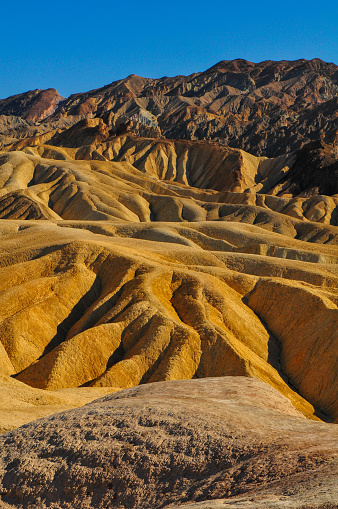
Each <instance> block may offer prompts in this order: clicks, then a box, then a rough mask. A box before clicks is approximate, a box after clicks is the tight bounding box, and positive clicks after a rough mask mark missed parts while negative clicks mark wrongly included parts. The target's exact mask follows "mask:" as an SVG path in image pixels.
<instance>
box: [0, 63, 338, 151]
mask: <svg viewBox="0 0 338 509" xmlns="http://www.w3.org/2000/svg"><path fill="white" fill-rule="evenodd" d="M337 93H338V67H337V66H336V65H335V64H333V63H326V62H323V61H322V60H320V59H313V60H305V59H301V60H295V61H286V60H283V61H279V62H275V61H270V60H268V61H264V62H260V63H257V64H255V63H252V62H248V61H246V60H241V59H236V60H233V61H229V60H224V61H221V62H219V63H218V64H216V65H214V66H213V67H211V68H210V69H208V70H206V71H204V72H198V73H194V74H192V75H190V76H176V77H174V78H166V77H165V78H160V79H148V78H142V77H140V76H136V75H134V74H132V75H130V76H128V77H127V78H125V79H122V80H118V81H116V82H113V83H111V84H109V85H107V86H105V87H103V88H99V89H96V90H92V91H90V92H86V93H80V94H73V95H71V96H70V97H69V98H68V99H65V100H64V101H62V98H60V96H59V95H58V94H57V92H56V91H55V90H54V89H48V90H44V91H41V90H36V91H31V92H27V93H25V94H20V95H19V96H13V97H11V98H8V99H5V100H2V101H0V115H1V114H2V115H7V116H9V115H14V116H15V117H21V118H23V119H27V120H30V121H34V122H36V121H39V122H41V121H42V123H41V124H40V125H39V126H38V132H35V133H33V134H32V132H31V129H26V134H25V133H24V132H23V133H21V134H20V136H21V137H22V136H24V137H27V136H32V135H35V136H36V135H37V134H43V133H45V132H47V131H51V130H53V129H59V128H64V127H65V125H66V124H65V122H68V126H70V125H73V124H74V123H76V122H77V121H79V120H81V119H84V118H88V119H91V118H93V117H98V118H101V119H102V120H103V121H104V123H105V124H106V125H107V126H108V128H109V130H110V131H111V132H112V133H114V134H124V133H125V132H128V131H133V132H134V133H135V134H136V135H138V136H143V137H147V136H150V137H157V138H158V137H164V138H174V139H188V140H214V141H217V142H219V143H222V144H226V145H229V146H231V147H234V148H240V149H243V150H245V151H247V152H249V153H252V154H254V155H256V156H267V157H276V156H278V155H282V154H285V153H290V152H293V151H295V150H299V149H301V148H302V147H303V146H304V144H306V143H308V142H311V141H322V142H325V143H326V144H329V145H334V144H337V142H338V137H337V132H338V123H337V122H338V121H337V116H336V113H335V112H336V110H337ZM0 129H1V123H0ZM1 132H2V134H5V133H4V132H3V131H1ZM12 134H13V135H15V132H13V133H12ZM14 137H15V136H14ZM8 143H10V141H9V140H8Z"/></svg>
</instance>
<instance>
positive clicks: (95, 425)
mask: <svg viewBox="0 0 338 509" xmlns="http://www.w3.org/2000/svg"><path fill="white" fill-rule="evenodd" d="M337 433H338V431H337V429H336V428H335V427H332V425H329V424H323V423H314V422H311V421H307V420H306V419H304V418H303V417H302V416H301V415H300V414H299V413H298V412H297V411H296V410H295V409H294V408H292V406H291V405H290V403H289V402H288V401H287V400H286V399H285V398H284V397H283V396H281V395H280V394H279V393H278V392H277V391H275V390H273V389H272V388H270V387H269V386H267V385H266V384H264V383H263V382H260V381H258V380H254V379H252V378H242V377H226V378H212V379H205V380H188V381H175V382H164V383H156V384H150V385H143V386H140V387H137V388H132V389H128V390H125V391H122V392H118V393H116V394H114V395H110V396H106V397H105V398H103V399H100V400H97V401H96V402H93V403H90V404H88V405H86V406H85V407H83V408H81V409H76V410H72V411H68V412H64V413H61V414H57V415H54V416H52V417H49V418H44V419H41V420H39V421H37V422H35V423H31V424H28V425H26V426H24V427H22V428H19V429H18V430H15V431H13V432H11V433H7V434H5V435H3V436H2V437H1V438H0V444H1V445H0V497H1V500H2V501H3V504H6V503H8V504H10V507H14V508H18V509H19V508H22V509H24V508H28V507H29V508H31V509H35V508H36V509H38V508H39V509H44V508H46V507H51V506H53V505H55V506H59V507H64V508H74V509H76V508H83V507H86V508H92V507H93V508H94V507H95V508H97V509H100V508H106V507H116V508H122V507H128V508H130V509H134V508H135V509H136V508H140V507H142V508H144V509H148V508H149V509H152V508H154V507H168V508H169V507H171V508H178V507H189V508H190V507H194V509H195V508H196V509H197V508H198V507H202V508H204V509H205V508H206V507H211V508H214V507H215V508H219V507H230V508H233V507H243V506H245V507H249V508H257V507H269V508H271V507H274V508H278V509H279V508H286V507H292V508H295V507H297V508H300V509H303V508H304V509H305V508H306V507H312V508H314V509H320V508H323V507H327V508H334V507H335V505H336V501H337V495H338V492H337V484H336V482H335V481H336V477H337V443H338V441H337V438H338V436H337ZM286 465H287V468H286ZM310 504H311V505H310ZM4 507H7V506H6V505H5V506H4Z"/></svg>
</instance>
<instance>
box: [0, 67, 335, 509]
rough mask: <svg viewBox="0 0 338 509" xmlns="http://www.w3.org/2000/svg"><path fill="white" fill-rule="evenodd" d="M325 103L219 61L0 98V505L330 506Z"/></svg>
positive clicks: (302, 74)
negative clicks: (69, 90) (182, 71)
mask: <svg viewBox="0 0 338 509" xmlns="http://www.w3.org/2000/svg"><path fill="white" fill-rule="evenodd" d="M337 95H338V67H337V66H335V65H334V64H326V63H325V62H322V61H320V60H318V59H315V60H312V61H306V60H299V61H296V62H287V61H283V62H263V63H261V64H252V63H250V62H246V61H243V60H235V61H231V62H230V61H224V62H220V63H219V64H217V65H216V66H214V67H212V68H211V69H209V70H208V71H205V72H204V73H196V74H194V75H192V76H188V77H185V76H178V77H175V78H162V79H159V80H150V79H145V78H140V77H137V76H134V75H132V76H130V77H128V78H126V79H125V80H121V81H119V82H115V83H113V84H111V85H108V86H107V87H104V88H102V89H98V90H94V91H91V92H88V93H86V94H75V95H73V96H70V98H68V99H64V98H62V97H61V96H59V94H57V92H56V91H55V90H53V89H50V90H46V91H41V90H37V91H31V92H27V93H26V94H21V95H20V96H15V97H12V98H8V99H5V100H1V101H0V132H1V140H2V151H1V152H0V296H1V297H0V387H1V392H0V430H1V431H2V433H4V434H3V435H1V437H0V442H1V448H0V500H2V502H0V507H4V508H10V507H12V508H13V507H15V508H45V507H52V508H91V507H95V508H107V507H114V508H115V507H116V508H120V509H123V508H125V509H129V508H135V509H136V508H145V509H147V508H149V509H152V508H160V507H163V508H164V507H166V508H168V509H169V508H171V509H174V508H178V507H182V509H183V508H187V509H198V508H200V509H207V508H212V509H221V508H223V507H224V508H234V507H237V508H241V509H242V508H250V509H254V508H295V509H296V508H304V509H305V508H308V509H310V508H318V509H319V508H323V509H324V508H327V509H329V508H335V507H338V492H337V443H338V441H337V438H338V431H337V427H336V426H335V424H334V423H337V422H338V399H337V387H338V385H337V351H338V327H337V325H338V311H337V305H338V264H337V259H338V258H337V257H338V149H337V147H338V145H337V142H338V116H337V115H338V113H337V112H338V110H337V105H336V103H337ZM98 398H102V399H98ZM94 400H95V401H94ZM86 403H88V404H87V405H86V406H84V407H83V405H85V404H86ZM76 407H81V408H76ZM71 409H73V410H71ZM58 412H63V413H58ZM38 418H43V419H41V420H39V421H35V419H38ZM31 421H32V422H31ZM25 423H29V424H27V425H26V426H23V427H19V426H21V425H22V424H25ZM15 428H17V429H15ZM11 430H12V431H11ZM6 432H7V433H6ZM1 504H2V505H1Z"/></svg>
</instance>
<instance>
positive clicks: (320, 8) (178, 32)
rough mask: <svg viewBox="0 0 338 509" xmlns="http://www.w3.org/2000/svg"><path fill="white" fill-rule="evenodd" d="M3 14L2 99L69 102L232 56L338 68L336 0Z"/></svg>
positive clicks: (93, 6) (28, 7)
mask: <svg viewBox="0 0 338 509" xmlns="http://www.w3.org/2000/svg"><path fill="white" fill-rule="evenodd" d="M1 15H2V16H1V42H0V98H4V97H8V96H10V95H13V94H16V93H21V92H25V91H27V90H31V89H35V88H49V87H52V88H56V89H57V90H58V92H59V93H60V94H61V95H63V96H65V97H67V96H68V95H70V94H71V93H75V92H82V91H87V90H90V89H93V88H98V87H101V86H103V85H106V84H108V83H111V82H112V81H115V80H117V79H120V78H124V77H126V76H128V75H129V74H132V73H134V74H138V75H141V76H145V77H154V78H155V77H161V76H173V75H177V74H191V73H192V72H195V71H203V70H205V69H207V68H208V67H211V66H212V65H214V64H215V63H217V62H219V61H220V60H229V59H233V58H245V59H247V60H251V61H253V62H259V61H262V60H268V59H271V60H282V59H290V60H294V59H298V58H308V59H311V58H315V57H318V58H321V59H323V60H326V61H329V62H335V63H336V64H338V1H337V0H334V1H332V0H329V1H322V2H318V1H312V0H309V1H304V0H293V1H289V0H280V1H279V2H278V1H273V0H269V1H259V0H257V1H253V2H251V1H250V2H249V1H246V0H244V1H237V2H236V1H231V2H228V1H213V0H209V1H202V0H200V1H195V2H191V1H183V0H182V1H176V0H171V1H169V2H163V1H161V0H157V1H156V2H154V1H152V0H148V1H144V2H140V1H138V2H136V1H134V0H129V1H127V0H124V1H123V0H120V1H118V2H115V1H107V0H96V1H91V2H89V1H82V2H80V1H78V0H68V1H64V0H60V1H58V2H48V1H46V0H44V1H40V0H35V1H34V2H28V1H27V0H25V1H17V2H14V1H10V0H7V2H4V3H3V5H2V8H1Z"/></svg>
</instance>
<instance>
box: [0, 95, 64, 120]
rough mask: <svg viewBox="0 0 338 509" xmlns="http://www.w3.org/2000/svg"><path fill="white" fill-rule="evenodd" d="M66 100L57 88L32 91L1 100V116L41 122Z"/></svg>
mask: <svg viewBox="0 0 338 509" xmlns="http://www.w3.org/2000/svg"><path fill="white" fill-rule="evenodd" d="M63 99H64V98H63V97H62V96H61V95H60V94H58V93H57V91H56V90H55V88H48V89H47V90H30V91H29V92H24V93H23V94H18V95H14V96H11V97H8V98H7V99H1V100H0V115H5V116H11V115H14V116H16V117H21V118H23V119H25V120H27V121H28V122H40V121H41V120H44V119H45V118H46V117H49V116H50V115H52V114H53V113H54V112H55V110H56V109H57V107H58V104H59V103H60V102H61V101H62V100H63Z"/></svg>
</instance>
